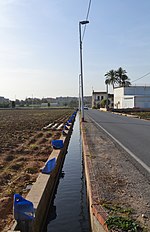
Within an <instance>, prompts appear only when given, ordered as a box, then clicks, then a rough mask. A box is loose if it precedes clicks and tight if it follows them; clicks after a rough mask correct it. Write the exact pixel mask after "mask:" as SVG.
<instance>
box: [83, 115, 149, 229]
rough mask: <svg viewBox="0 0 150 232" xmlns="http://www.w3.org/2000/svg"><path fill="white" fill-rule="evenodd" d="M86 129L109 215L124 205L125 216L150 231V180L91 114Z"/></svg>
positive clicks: (100, 196) (94, 172)
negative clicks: (92, 120) (93, 119)
mask: <svg viewBox="0 0 150 232" xmlns="http://www.w3.org/2000/svg"><path fill="white" fill-rule="evenodd" d="M84 130H85V134H86V139H87V143H88V147H89V150H90V157H89V159H91V164H92V172H93V175H94V176H95V183H96V188H97V192H98V200H99V203H100V204H101V205H102V206H103V207H104V208H105V210H106V212H107V213H108V214H109V215H121V214H122V213H121V211H122V210H120V209H125V210H126V211H127V212H126V213H125V216H128V217H129V218H132V219H133V220H135V221H136V222H137V224H138V225H140V227H142V228H143V229H140V230H139V231H150V182H149V180H148V179H147V178H146V176H144V175H143V174H142V172H140V171H139V170H138V169H137V168H136V167H135V166H134V164H133V162H132V160H131V159H130V157H129V155H128V154H126V152H125V151H123V150H122V148H120V147H118V145H116V143H115V142H114V141H112V139H110V138H109V137H108V135H107V134H106V133H105V132H104V131H103V130H102V129H100V128H99V127H97V126H96V125H94V124H93V122H91V121H90V119H89V118H88V117H86V122H85V123H84ZM112 231H122V230H112Z"/></svg>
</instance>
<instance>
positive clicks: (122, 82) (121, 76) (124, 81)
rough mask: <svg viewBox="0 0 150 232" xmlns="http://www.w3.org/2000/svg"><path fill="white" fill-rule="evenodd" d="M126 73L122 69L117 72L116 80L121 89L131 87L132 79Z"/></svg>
mask: <svg viewBox="0 0 150 232" xmlns="http://www.w3.org/2000/svg"><path fill="white" fill-rule="evenodd" d="M126 73H127V72H126V70H123V69H122V68H121V67H120V68H118V70H117V71H116V78H117V81H118V84H119V86H120V87H128V86H130V85H131V82H130V79H129V78H128V76H127V75H126Z"/></svg>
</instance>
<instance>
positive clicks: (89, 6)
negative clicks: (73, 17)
mask: <svg viewBox="0 0 150 232" xmlns="http://www.w3.org/2000/svg"><path fill="white" fill-rule="evenodd" d="M91 3H92V0H89V5H88V10H87V15H86V21H87V20H88V18H89V13H90V9H91ZM85 31H86V24H85V25H84V30H83V36H82V41H83V39H84V35H85Z"/></svg>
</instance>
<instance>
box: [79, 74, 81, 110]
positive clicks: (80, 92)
mask: <svg viewBox="0 0 150 232" xmlns="http://www.w3.org/2000/svg"><path fill="white" fill-rule="evenodd" d="M80 79H81V74H79V111H81V96H80V95H81V94H80V93H81V90H80V89H81V84H80V83H81V81H80Z"/></svg>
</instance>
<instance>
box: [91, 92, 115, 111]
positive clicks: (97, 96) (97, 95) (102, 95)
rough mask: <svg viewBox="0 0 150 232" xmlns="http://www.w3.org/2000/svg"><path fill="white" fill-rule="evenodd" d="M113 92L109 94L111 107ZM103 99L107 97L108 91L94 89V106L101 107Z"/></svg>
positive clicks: (110, 105)
mask: <svg viewBox="0 0 150 232" xmlns="http://www.w3.org/2000/svg"><path fill="white" fill-rule="evenodd" d="M113 96H114V95H113V94H108V99H109V107H110V108H112V107H113V100H114V99H113ZM103 99H107V92H95V91H94V90H93V92H92V107H96V108H100V107H101V101H102V100H103Z"/></svg>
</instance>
